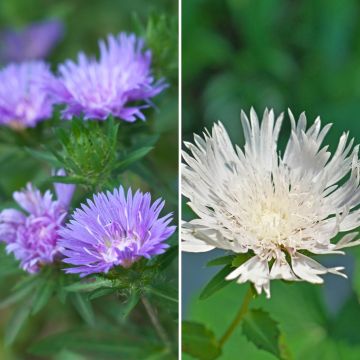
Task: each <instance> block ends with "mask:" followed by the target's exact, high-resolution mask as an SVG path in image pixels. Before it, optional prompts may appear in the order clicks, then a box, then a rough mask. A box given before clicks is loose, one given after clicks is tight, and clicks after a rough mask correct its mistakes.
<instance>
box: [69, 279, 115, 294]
mask: <svg viewBox="0 0 360 360" xmlns="http://www.w3.org/2000/svg"><path fill="white" fill-rule="evenodd" d="M102 287H109V288H111V287H113V282H112V281H111V280H108V279H90V280H86V281H79V282H76V283H74V284H71V285H68V286H66V287H65V290H66V291H71V292H76V291H94V290H96V289H99V288H102Z"/></svg>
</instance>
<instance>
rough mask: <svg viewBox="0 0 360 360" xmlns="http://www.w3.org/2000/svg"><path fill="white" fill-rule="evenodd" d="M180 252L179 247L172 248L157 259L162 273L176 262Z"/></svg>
mask: <svg viewBox="0 0 360 360" xmlns="http://www.w3.org/2000/svg"><path fill="white" fill-rule="evenodd" d="M178 250H179V247H178V246H172V247H171V248H170V249H168V250H167V251H166V252H165V254H162V255H160V256H158V257H157V259H156V261H157V265H158V266H159V270H160V271H163V270H165V269H166V268H167V267H168V266H169V265H170V264H171V263H172V262H173V261H174V259H177V258H178V253H179V251H178Z"/></svg>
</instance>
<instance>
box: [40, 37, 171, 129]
mask: <svg viewBox="0 0 360 360" xmlns="http://www.w3.org/2000/svg"><path fill="white" fill-rule="evenodd" d="M143 45H144V43H143V41H142V40H141V39H138V38H136V36H135V35H133V34H131V35H126V34H124V33H122V34H120V35H118V36H117V37H114V36H112V35H109V36H108V39H107V44H106V43H105V42H104V41H100V42H99V46H100V59H99V60H96V59H94V58H88V57H86V55H85V54H84V53H79V55H78V62H77V63H74V62H73V61H71V60H68V61H66V62H65V63H64V64H62V65H60V67H59V73H60V74H59V78H58V79H57V81H54V82H53V83H52V84H50V86H49V84H47V88H48V89H49V91H50V92H51V93H52V94H53V95H54V96H55V97H56V99H57V102H58V103H61V104H65V105H66V108H65V110H64V111H63V117H64V118H65V119H71V118H72V117H73V116H81V115H83V116H84V119H98V120H105V119H106V118H107V117H108V116H109V115H113V116H115V117H119V118H121V119H123V120H125V121H129V122H133V121H135V120H136V119H137V118H140V119H142V120H145V116H144V114H143V113H142V109H143V108H145V107H148V106H149V104H150V101H149V99H150V98H152V97H153V96H155V95H157V94H159V93H160V92H161V91H162V90H163V89H164V88H165V87H166V86H167V85H166V84H165V83H164V81H162V80H160V81H157V82H155V81H154V78H153V77H152V75H151V52H150V51H149V50H147V51H143ZM134 102H136V103H134ZM131 104H132V105H131Z"/></svg>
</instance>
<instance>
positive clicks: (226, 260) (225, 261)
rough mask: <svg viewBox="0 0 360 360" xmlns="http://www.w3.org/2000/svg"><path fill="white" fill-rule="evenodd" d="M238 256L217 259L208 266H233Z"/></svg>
mask: <svg viewBox="0 0 360 360" xmlns="http://www.w3.org/2000/svg"><path fill="white" fill-rule="evenodd" d="M235 256H236V255H227V256H221V257H218V258H216V259H213V260H210V261H209V262H208V263H207V264H206V266H219V265H227V264H231V263H232V261H233V260H234V258H235Z"/></svg>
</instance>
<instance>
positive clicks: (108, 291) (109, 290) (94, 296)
mask: <svg viewBox="0 0 360 360" xmlns="http://www.w3.org/2000/svg"><path fill="white" fill-rule="evenodd" d="M116 291H117V289H115V288H107V287H104V288H99V289H96V290H94V291H92V292H91V293H90V294H89V295H88V299H89V300H94V299H97V298H99V297H103V296H107V295H110V294H113V293H114V292H116Z"/></svg>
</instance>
